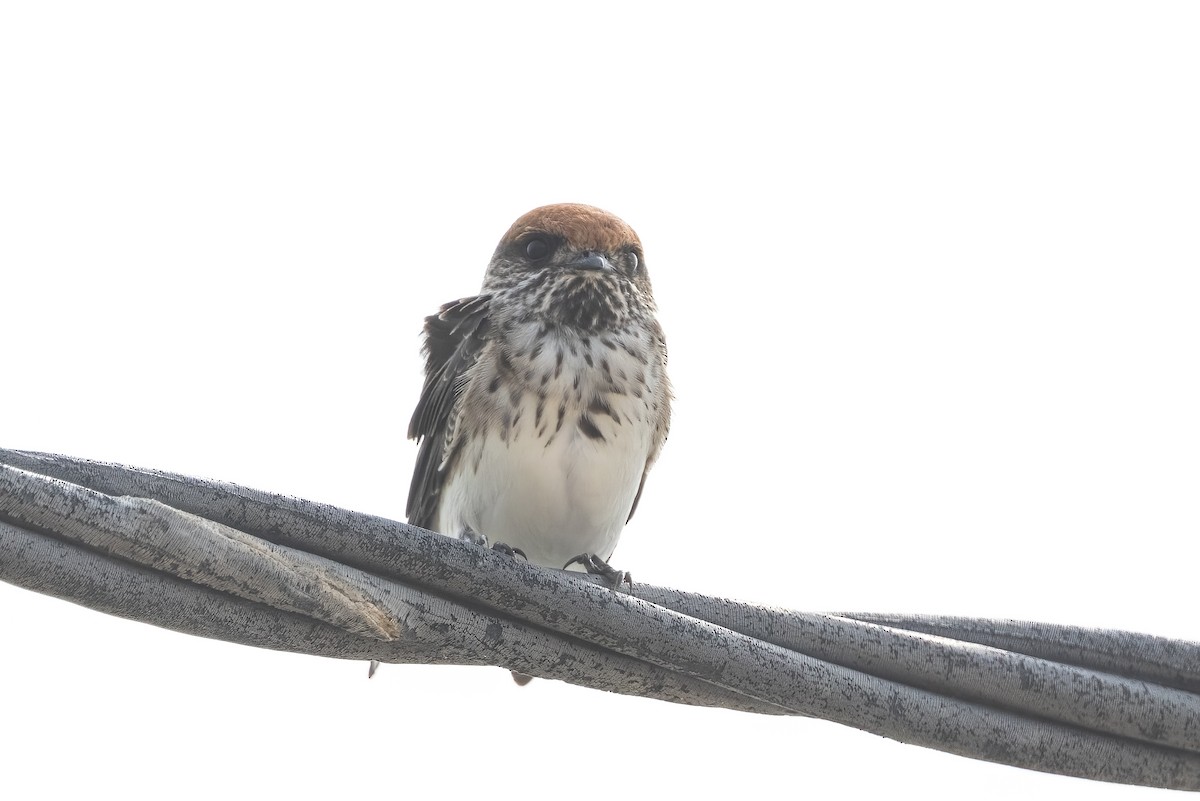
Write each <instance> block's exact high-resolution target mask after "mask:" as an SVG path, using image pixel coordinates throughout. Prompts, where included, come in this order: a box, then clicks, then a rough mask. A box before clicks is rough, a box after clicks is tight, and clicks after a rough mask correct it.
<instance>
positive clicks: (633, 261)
mask: <svg viewBox="0 0 1200 801" xmlns="http://www.w3.org/2000/svg"><path fill="white" fill-rule="evenodd" d="M640 263H641V262H640V261H638V254H637V251H636V250H631V251H629V274H630V275H632V274H633V273H636V272H637V270H638V265H639V264H640Z"/></svg>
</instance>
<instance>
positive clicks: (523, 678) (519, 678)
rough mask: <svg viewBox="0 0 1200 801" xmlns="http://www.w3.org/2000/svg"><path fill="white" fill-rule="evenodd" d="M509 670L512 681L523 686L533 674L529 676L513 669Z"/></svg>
mask: <svg viewBox="0 0 1200 801" xmlns="http://www.w3.org/2000/svg"><path fill="white" fill-rule="evenodd" d="M510 672H511V673H512V677H513V681H515V682H516V683H517V686H518V687H524V686H525V685H526V684H528V683H529V682H531V681H533V676H530V675H529V674H528V673H519V672H517V671H515V670H513V671H510Z"/></svg>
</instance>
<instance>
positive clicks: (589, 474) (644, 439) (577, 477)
mask: <svg viewBox="0 0 1200 801" xmlns="http://www.w3.org/2000/svg"><path fill="white" fill-rule="evenodd" d="M570 418H571V415H568V419H567V420H566V421H565V422H564V426H563V429H562V430H561V431H560V432H559V433H558V436H555V437H554V438H553V439H552V440H551V441H550V443H549V445H547V444H546V438H541V439H539V438H538V437H536V436H534V432H531V431H528V430H526V431H523V432H520V433H519V434H518V435H517V436H516V437H515V438H512V437H510V439H509V441H508V442H504V441H502V440H501V438H500V437H499V436H497V435H491V436H489V437H488V438H487V439H486V440H485V442H484V444H483V445H482V447H481V449H480V451H481V452H480V453H478V462H477V464H478V468H477V469H475V470H472V463H473V462H474V460H473V458H472V457H474V456H475V455H476V454H475V453H474V450H473V449H468V452H467V453H466V454H465V457H466V458H464V460H463V461H464V464H463V467H462V469H460V470H458V471H457V475H456V476H455V477H454V478H453V479H451V481H450V482H449V483H448V484H447V486H446V488H445V490H444V495H443V499H442V507H441V510H440V515H439V521H438V522H439V525H438V530H439V531H442V532H444V533H446V534H451V535H453V534H457V533H460V532H461V531H462V530H463V529H464V528H465V527H470V528H471V529H472V530H473V531H475V532H477V533H479V534H483V535H485V536H486V537H487V538H488V540H489V541H490V542H492V543H493V544H494V543H497V542H503V543H505V544H507V545H511V546H512V547H514V548H520V549H521V550H522V551H523V552H524V553H525V555H526V556H527V557H528V558H529V561H531V562H533V563H535V564H540V565H545V566H547V567H562V566H563V565H564V564H565V563H566V562H567V560H569V559H571V558H572V557H575V556H578V555H579V554H581V553H585V552H586V553H592V554H596V555H598V556H600V557H601V558H607V557H608V556H609V555H611V554H612V551H613V549H614V548H615V547H616V545H617V539H618V537H620V535H621V530H622V529H623V528H624V527H625V521H626V519H627V518H628V517H629V511H630V508H631V507H632V506H633V499H634V496H635V495H636V494H637V490H638V484H639V483H640V482H641V478H642V472H643V471H644V470H645V467H646V458H647V456H648V454H649V449H650V443H649V427H648V426H646V425H645V424H641V425H638V424H636V423H635V422H634V421H632V420H631V421H629V422H627V423H625V424H624V425H620V426H618V425H615V424H613V423H611V421H609V420H603V421H597V423H596V424H597V425H598V426H599V427H600V428H601V430H602V432H603V433H604V434H605V439H604V441H600V440H597V439H592V438H589V437H587V436H585V435H584V434H583V432H581V431H580V430H579V429H578V425H577V423H576V421H575V420H572V419H570Z"/></svg>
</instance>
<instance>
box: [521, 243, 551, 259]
mask: <svg viewBox="0 0 1200 801" xmlns="http://www.w3.org/2000/svg"><path fill="white" fill-rule="evenodd" d="M525 255H526V256H527V257H528V258H529V260H530V261H541V260H542V259H544V258H546V257H547V256H549V255H550V243H549V242H547V241H546V240H545V239H530V240H529V241H528V242H526V243H525Z"/></svg>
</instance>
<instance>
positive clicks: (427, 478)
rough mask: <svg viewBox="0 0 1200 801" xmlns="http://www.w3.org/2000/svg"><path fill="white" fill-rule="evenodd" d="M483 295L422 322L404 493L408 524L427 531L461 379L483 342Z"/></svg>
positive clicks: (434, 513)
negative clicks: (415, 446) (420, 369)
mask: <svg viewBox="0 0 1200 801" xmlns="http://www.w3.org/2000/svg"><path fill="white" fill-rule="evenodd" d="M490 299H491V296H489V295H478V296H476V297H473V298H463V299H462V300H456V301H454V302H453V303H447V304H446V305H444V306H442V309H441V311H440V312H438V313H437V314H435V315H432V316H430V317H426V318H425V348H424V353H425V386H424V387H422V389H421V399H420V400H419V401H417V408H416V409H415V410H414V411H413V416H412V420H411V421H410V422H409V424H408V436H409V438H410V439H416V440H420V450H419V451H418V452H417V466H416V468H415V469H414V470H413V477H412V484H411V486H410V487H409V490H408V509H407V513H408V522H409V523H411V524H412V525H414V526H420V527H421V528H432V527H433V522H434V519H435V518H436V517H437V510H438V504H439V503H440V501H441V494H442V486H443V485H444V484H445V480H446V470H445V469H444V468H445V467H448V465H443V462H444V461H445V458H446V444H447V443H446V439H447V432H448V430H449V428H450V425H451V422H452V421H453V419H454V407H455V405H456V404H457V402H458V398H459V395H460V394H461V393H462V389H463V382H462V377H463V375H464V374H465V373H466V371H467V370H468V369H469V368H470V367H471V365H473V364H474V363H475V361H476V359H478V358H479V353H480V352H481V351H482V350H483V346H484V344H485V343H486V342H487V335H488V316H487V314H488V301H489V300H490Z"/></svg>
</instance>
